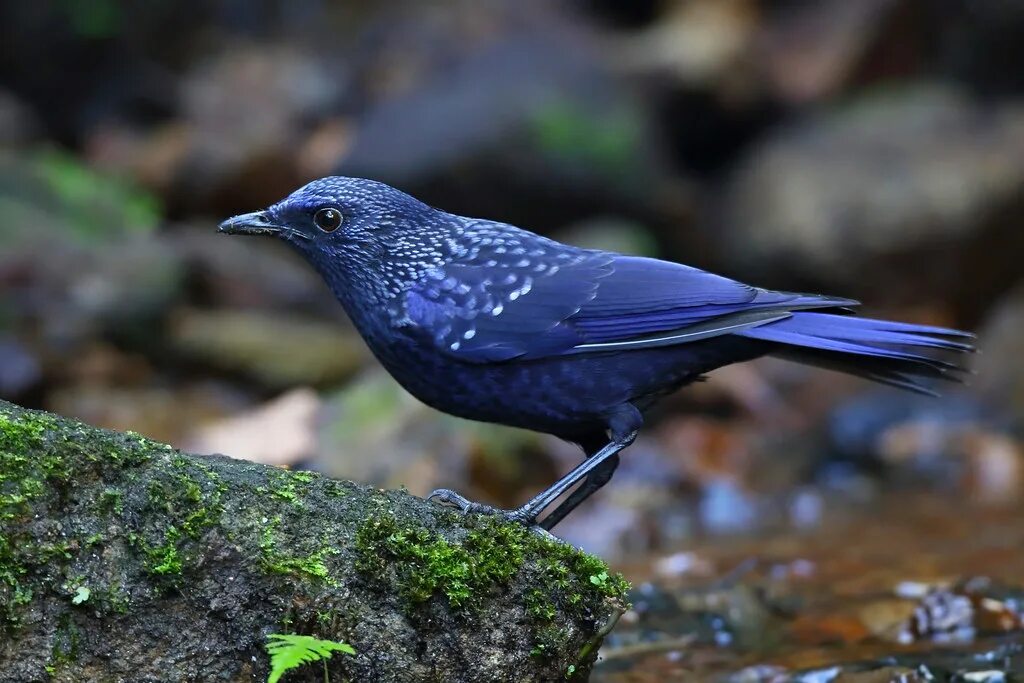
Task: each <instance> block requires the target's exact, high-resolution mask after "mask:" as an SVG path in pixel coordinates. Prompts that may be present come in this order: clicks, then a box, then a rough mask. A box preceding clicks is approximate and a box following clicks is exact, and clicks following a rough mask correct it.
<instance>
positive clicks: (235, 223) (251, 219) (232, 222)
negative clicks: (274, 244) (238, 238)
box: [217, 211, 284, 235]
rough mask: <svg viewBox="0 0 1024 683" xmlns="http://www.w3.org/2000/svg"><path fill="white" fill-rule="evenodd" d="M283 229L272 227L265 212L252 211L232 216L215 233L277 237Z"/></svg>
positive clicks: (276, 226) (278, 226)
mask: <svg viewBox="0 0 1024 683" xmlns="http://www.w3.org/2000/svg"><path fill="white" fill-rule="evenodd" d="M283 230H284V228H282V227H281V226H280V225H274V224H273V223H272V222H271V221H270V217H269V216H267V212H266V211H253V212H252V213H243V214H241V215H239V216H232V217H231V218H229V219H227V220H226V221H224V222H223V223H221V224H220V226H219V227H218V228H217V232H223V233H226V234H228V235H277V234H279V233H280V232H282V231H283Z"/></svg>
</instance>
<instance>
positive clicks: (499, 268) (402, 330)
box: [221, 177, 971, 528]
mask: <svg viewBox="0 0 1024 683" xmlns="http://www.w3.org/2000/svg"><path fill="white" fill-rule="evenodd" d="M221 230H222V231H224V232H231V233H246V234H273V235H275V236H277V237H279V238H281V239H283V240H285V241H286V242H288V243H289V244H290V245H291V246H292V247H294V248H295V249H296V250H297V251H298V252H299V253H301V254H302V255H303V256H304V257H305V258H306V259H307V260H308V261H309V262H310V263H311V264H312V265H313V267H315V268H316V269H317V270H318V271H319V272H320V274H321V275H322V276H323V278H324V280H325V281H326V282H327V284H328V285H329V286H330V287H331V289H332V291H333V292H334V294H335V295H336V296H337V298H338V299H339V301H340V302H341V303H342V305H343V306H344V307H345V309H346V311H347V312H348V314H349V316H350V317H351V319H352V321H353V323H354V324H355V326H356V328H357V329H358V330H359V332H360V333H361V334H362V336H363V337H364V338H365V339H366V341H367V343H368V345H369V346H370V348H371V349H372V351H373V352H374V354H375V355H376V356H377V358H379V359H380V361H381V363H382V364H383V365H384V367H385V368H387V370H388V371H389V372H390V373H391V374H392V375H393V376H394V377H395V379H397V380H398V381H399V382H400V383H401V384H402V385H403V386H404V387H405V388H406V389H408V390H409V391H410V392H411V393H412V394H414V395H415V396H417V397H418V398H420V399H421V400H422V401H424V402H425V403H427V404H429V405H431V406H434V407H436V408H438V409H439V410H442V411H445V412H448V413H451V414H454V415H459V416H461V417H466V418H470V419H475V420H483V421H488V422H496V423H501V424H507V425H512V426H517V427H525V428H528V429H533V430H536V431H542V432H547V433H550V434H555V435H557V436H560V437H562V438H564V439H568V440H571V441H575V442H577V443H579V444H581V445H582V446H583V448H584V450H585V452H586V454H587V455H588V456H590V457H589V459H587V460H586V461H584V463H582V464H581V465H580V466H578V467H577V468H576V469H575V470H573V471H572V472H570V473H569V474H567V475H566V476H565V477H563V478H562V479H560V480H559V482H557V483H556V484H555V485H553V486H552V487H551V488H549V489H548V490H546V491H544V492H542V493H541V494H540V495H538V496H537V497H535V498H534V499H533V500H531V501H530V502H529V503H527V504H526V505H524V506H523V507H522V508H519V509H518V510H515V511H511V512H509V513H507V514H508V515H510V516H512V517H514V518H516V519H519V520H521V521H525V522H528V523H533V522H535V521H536V518H537V516H538V514H539V513H540V512H541V511H542V510H543V509H544V508H546V507H547V506H548V505H550V504H551V503H552V502H554V500H555V499H556V498H558V497H559V496H560V495H561V494H563V493H565V492H567V491H568V490H569V489H570V488H571V487H572V486H573V485H575V484H576V483H577V482H579V481H581V480H582V481H584V483H583V485H582V486H580V487H579V488H578V489H577V490H576V491H574V492H573V493H572V495H570V496H569V498H568V499H566V500H565V501H563V502H562V504H561V505H560V506H559V507H558V508H556V509H555V510H554V511H552V512H551V513H550V514H549V515H548V516H547V517H545V519H544V520H543V521H542V522H541V525H542V526H543V527H544V528H551V527H552V526H553V525H554V524H555V523H557V522H558V521H559V520H560V519H562V518H563V517H564V516H565V514H567V513H568V512H569V511H571V510H572V509H573V508H575V507H576V505H578V504H579V503H580V502H581V501H582V500H583V499H584V498H586V497H587V496H588V495H590V494H591V493H593V491H594V490H596V489H597V488H599V487H600V486H601V485H602V484H603V483H605V482H606V481H607V480H608V479H609V478H610V477H611V474H612V472H613V471H614V468H615V465H616V464H617V462H618V452H619V451H620V450H621V449H622V448H624V447H625V446H627V445H628V444H629V443H630V442H631V441H632V439H633V438H634V436H635V434H636V432H637V430H638V429H639V427H640V425H641V422H642V412H643V410H644V409H646V408H647V407H649V406H650V405H651V404H652V403H653V402H655V401H656V400H657V399H658V398H659V397H661V396H663V395H665V394H666V393H669V392H671V391H674V390H675V389H678V388H679V387H681V386H683V385H685V384H687V383H688V382H691V381H693V380H694V379H696V378H698V377H699V376H701V375H702V374H704V373H706V372H708V371H710V370H713V369H714V368H717V367H720V366H722V365H726V364H729V363H734V362H737V361H742V360H748V359H751V358H755V357H757V356H761V355H765V354H774V355H779V356H783V357H787V358H792V359H795V360H798V361H801V362H806V363H812V364H817V365H823V366H826V367H831V368H834V369H837V370H841V371H844V372H848V373H852V374H857V375H861V376H864V377H867V378H870V379H873V380H875V381H879V382H883V383H887V384H891V385H895V386H899V387H902V388H906V389H910V390H913V391H919V392H929V391H930V390H929V389H928V388H927V386H926V385H925V384H923V383H922V382H921V380H922V379H929V378H941V379H950V378H955V377H956V372H957V371H958V369H959V368H958V367H957V366H956V365H955V364H953V363H951V362H949V361H948V360H942V359H939V358H937V357H935V355H934V354H933V353H928V352H930V351H935V350H939V351H945V352H963V351H969V350H970V349H971V346H970V343H969V340H968V338H969V336H970V335H967V334H965V333H963V332H959V331H956V330H949V329H944V328H936V327H928V326H923V325H911V324H905V323H895V322H885V321H878V320H871V319H865V318H857V317H855V316H852V315H849V313H850V309H851V307H853V306H856V305H857V302H855V301H851V300H848V299H842V298H836V297H828V296H818V295H809V294H795V293H789V292H777V291H771V290H765V289H760V288H756V287H751V286H749V285H746V284H743V283H740V282H737V281H735V280H730V279H728V278H724V277H721V276H718V275H714V274H712V273H708V272H706V271H702V270H699V269H696V268H691V267H689V266H684V265H680V264H677V263H670V262H667V261H660V260H656V259H649V258H641V257H636V256H625V255H622V254H615V253H612V252H605V251H598V250H590V249H581V248H578V247H573V246H570V245H567V244H562V243H560V242H556V241H554V240H550V239H547V238H544V237H541V236H539V235H535V234H533V233H531V232H528V231H525V230H522V229H520V228H517V227H514V226H511V225H507V224H504V223H498V222H495V221H488V220H481V219H471V218H465V217H461V216H456V215H453V214H449V213H446V212H444V211H440V210H438V209H435V208H432V207H429V206H427V205H426V204H423V203H422V202H420V201H418V200H416V199H414V198H413V197H410V196H409V195H407V194H405V193H403V192H400V191H398V190H396V189H394V188H392V187H390V186H388V185H385V184H383V183H379V182H374V181H370V180H362V179H357V178H344V177H331V178H324V179H322V180H318V181H315V182H313V183H310V184H309V185H306V186H305V187H303V188H301V189H299V190H297V191H296V192H294V193H293V194H291V195H290V196H288V197H286V198H285V199H283V200H282V201H280V202H278V203H277V204H274V205H273V206H271V207H269V208H268V209H266V210H264V211H259V212H256V213H253V214H245V215H243V216H236V217H235V218H232V219H230V220H228V221H225V222H224V223H223V224H222V225H221ZM297 352H301V350H297ZM435 493H436V494H437V497H438V498H440V499H442V500H445V501H448V502H452V503H455V504H458V505H460V506H461V507H463V508H465V509H481V510H483V509H488V510H489V508H486V506H482V505H479V504H476V503H470V502H469V501H467V500H465V499H464V498H462V497H461V496H459V495H458V494H455V493H454V492H451V491H447V490H442V491H440V492H435Z"/></svg>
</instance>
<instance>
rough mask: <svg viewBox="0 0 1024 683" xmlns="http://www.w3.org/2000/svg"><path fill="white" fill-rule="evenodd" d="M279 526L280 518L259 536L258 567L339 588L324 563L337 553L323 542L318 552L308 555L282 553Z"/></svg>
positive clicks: (273, 520)
mask: <svg viewBox="0 0 1024 683" xmlns="http://www.w3.org/2000/svg"><path fill="white" fill-rule="evenodd" d="M280 525H281V518H280V517H275V518H274V519H272V520H271V521H270V523H269V524H268V525H267V526H266V528H264V530H263V533H262V534H261V535H260V566H262V567H263V569H265V570H266V571H268V572H271V573H273V574H284V575H287V576H295V577H299V578H307V579H308V578H312V579H316V580H319V581H323V582H324V583H325V584H327V585H329V586H339V585H340V584H339V583H338V581H337V580H336V579H334V578H333V577H331V574H330V570H329V569H328V568H327V564H326V563H325V562H324V560H325V559H326V558H327V557H328V556H330V555H336V554H337V553H338V551H337V550H336V549H335V548H332V547H331V546H330V545H329V544H327V543H326V542H324V544H323V545H322V546H321V547H320V549H319V550H317V551H316V552H313V553H311V554H309V555H305V556H296V555H289V554H286V553H283V552H281V551H280V549H279V548H278V544H277V529H278V527H279V526H280Z"/></svg>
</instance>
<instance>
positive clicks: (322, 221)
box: [313, 208, 341, 232]
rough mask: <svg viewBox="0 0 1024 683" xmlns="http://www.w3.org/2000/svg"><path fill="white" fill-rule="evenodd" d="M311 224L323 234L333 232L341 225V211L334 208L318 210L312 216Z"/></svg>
mask: <svg viewBox="0 0 1024 683" xmlns="http://www.w3.org/2000/svg"><path fill="white" fill-rule="evenodd" d="M313 224H314V225H316V227H318V228H320V229H321V230H323V231H324V232H334V231H335V230H337V229H338V227H339V226H340V225H341V211H338V210H337V209H334V208H326V209H320V210H319V211H317V212H316V214H314V215H313Z"/></svg>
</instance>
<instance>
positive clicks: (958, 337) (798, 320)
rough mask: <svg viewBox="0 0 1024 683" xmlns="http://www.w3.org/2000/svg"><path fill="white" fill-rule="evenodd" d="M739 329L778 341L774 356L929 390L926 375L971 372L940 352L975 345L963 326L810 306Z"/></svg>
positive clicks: (958, 377)
mask: <svg viewBox="0 0 1024 683" xmlns="http://www.w3.org/2000/svg"><path fill="white" fill-rule="evenodd" d="M736 334H739V335H741V336H744V337H749V338H752V339H761V340H764V341H768V342H774V343H776V344H778V345H780V346H779V347H778V348H776V349H775V350H773V351H772V352H771V354H772V355H775V356H779V357H782V358H787V359H790V360H795V361H798V362H801V363H805V364H809V365H817V366H820V367H825V368H828V369H831V370H838V371H840V372H845V373H848V374H851V375H858V376H860V377H864V378H867V379H871V380H874V381H876V382H881V383H883V384H889V385H891V386H896V387H899V388H901V389H907V390H910V391H914V392H916V393H920V394H929V395H935V392H934V391H932V390H931V389H929V388H928V387H927V386H926V385H925V384H922V383H921V380H922V379H925V380H927V379H943V380H949V381H955V382H962V381H963V379H962V375H963V374H964V373H966V372H967V370H966V369H965V368H964V367H963V366H962V365H959V364H957V363H954V362H951V361H950V360H944V359H942V358H937V357H935V356H936V354H938V355H946V356H949V357H951V358H952V356H953V354H959V353H969V352H973V351H974V346H973V345H972V344H971V340H973V338H974V335H972V334H970V333H967V332H961V331H959V330H951V329H946V328H943V327H931V326H928V325H914V324H910V323H899V322H889V321H885V320H872V319H871V318H857V317H854V316H850V315H841V314H833V313H815V312H812V311H795V312H794V313H793V314H792V316H790V317H788V318H785V319H783V320H779V321H777V322H773V323H770V324H767V325H762V326H760V327H752V328H749V329H746V330H742V331H740V332H737V333H736Z"/></svg>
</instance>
